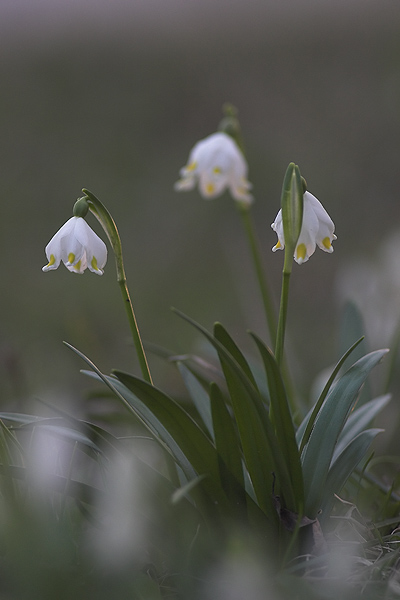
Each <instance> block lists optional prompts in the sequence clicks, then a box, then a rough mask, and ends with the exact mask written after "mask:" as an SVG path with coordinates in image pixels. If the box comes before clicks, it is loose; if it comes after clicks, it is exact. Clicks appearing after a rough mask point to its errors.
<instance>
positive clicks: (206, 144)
mask: <svg viewBox="0 0 400 600" xmlns="http://www.w3.org/2000/svg"><path fill="white" fill-rule="evenodd" d="M247 170H248V168H247V163H246V160H245V158H244V156H243V154H242V152H241V151H240V149H239V147H238V145H237V144H236V143H235V142H234V140H233V139H232V138H231V137H230V136H229V135H227V134H226V133H222V132H218V133H213V134H212V135H209V136H208V137H206V138H204V139H203V140H200V141H199V142H197V144H195V145H194V147H193V148H192V150H191V152H190V155H189V160H188V163H187V165H186V166H185V167H183V168H182V169H181V171H180V175H181V179H180V180H179V181H177V182H176V183H175V189H176V190H178V191H187V190H192V189H193V188H194V187H195V186H196V184H197V183H198V184H199V191H200V193H201V195H202V196H203V198H206V199H211V198H215V197H216V196H219V195H220V194H222V192H223V191H224V190H225V189H226V188H228V189H229V191H230V193H231V194H232V197H233V198H234V199H235V200H238V201H240V202H244V203H245V204H250V203H251V202H252V200H253V197H252V196H251V194H249V190H250V189H251V183H250V182H249V181H248V180H247Z"/></svg>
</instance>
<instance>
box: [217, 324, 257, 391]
mask: <svg viewBox="0 0 400 600" xmlns="http://www.w3.org/2000/svg"><path fill="white" fill-rule="evenodd" d="M214 337H215V339H217V340H218V341H219V342H221V344H222V345H223V346H224V347H225V348H226V349H227V351H228V352H229V354H230V355H231V356H232V357H233V358H234V359H235V360H236V362H237V364H238V365H239V366H240V368H241V369H242V371H243V373H245V375H246V376H247V377H248V379H249V381H251V383H252V384H253V385H254V387H255V388H256V389H257V384H256V380H255V379H254V375H253V373H252V370H251V369H250V367H249V363H248V362H247V360H246V359H245V357H244V355H243V353H242V351H241V350H240V348H239V347H238V346H237V344H236V343H235V342H234V340H233V339H232V337H231V336H230V334H229V333H228V332H227V330H226V329H225V327H224V326H223V325H221V323H215V324H214Z"/></svg>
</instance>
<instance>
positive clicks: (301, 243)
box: [271, 192, 336, 265]
mask: <svg viewBox="0 0 400 600" xmlns="http://www.w3.org/2000/svg"><path fill="white" fill-rule="evenodd" d="M303 198H304V206H303V223H302V226H301V231H300V236H299V239H298V240H297V244H296V248H295V252H294V259H295V261H296V262H297V263H298V264H299V265H301V264H302V263H304V262H306V261H307V260H308V259H309V258H310V256H311V255H312V254H314V252H315V248H316V246H318V247H319V248H321V250H324V252H333V246H332V242H333V240H336V235H335V234H334V231H335V225H334V223H333V221H332V219H331V218H330V216H329V215H328V213H327V212H326V210H325V209H324V207H323V206H322V204H321V202H320V201H319V200H317V198H316V197H315V196H313V195H312V194H310V192H304V197H303ZM271 227H272V229H273V230H274V231H275V233H276V234H277V236H278V242H277V243H276V245H275V246H274V247H273V248H272V250H273V252H275V251H276V250H279V249H283V248H284V247H285V239H284V235H283V222H282V210H280V211H279V212H278V214H277V216H276V219H275V221H274V222H273V223H272V225H271Z"/></svg>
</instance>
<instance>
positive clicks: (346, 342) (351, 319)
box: [339, 300, 371, 404]
mask: <svg viewBox="0 0 400 600" xmlns="http://www.w3.org/2000/svg"><path fill="white" fill-rule="evenodd" d="M364 336H365V324H364V318H363V316H362V314H361V311H360V309H359V308H358V306H357V304H355V302H353V301H351V300H349V301H348V302H346V304H345V305H344V307H343V310H342V314H341V318H340V324H339V356H341V355H342V354H344V352H345V350H346V348H349V347H350V345H351V344H354V342H355V341H356V340H359V339H360V338H362V342H361V343H360V344H359V345H358V347H357V348H356V350H355V352H354V354H353V357H352V360H353V361H356V360H358V359H359V358H361V357H362V356H365V355H366V354H367V353H368V352H369V348H368V345H367V342H366V340H365V337H364ZM350 366H351V364H350V362H349V361H346V362H345V363H344V365H343V369H344V370H346V369H348V368H349V367H350ZM369 400H371V390H370V386H369V384H368V381H367V382H366V383H365V385H364V387H363V389H362V391H361V395H360V398H359V400H358V402H359V404H364V402H368V401H369Z"/></svg>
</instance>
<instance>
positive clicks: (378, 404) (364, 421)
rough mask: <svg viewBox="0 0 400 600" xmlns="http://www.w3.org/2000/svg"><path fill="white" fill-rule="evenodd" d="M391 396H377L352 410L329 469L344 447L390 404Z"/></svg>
mask: <svg viewBox="0 0 400 600" xmlns="http://www.w3.org/2000/svg"><path fill="white" fill-rule="evenodd" d="M390 399H391V395H390V394H386V395H385V396H379V398H375V399H374V400H370V401H369V402H367V403H366V404H363V405H362V406H360V407H359V408H357V409H356V410H354V411H353V412H352V413H351V415H350V416H349V418H348V419H347V421H346V424H345V426H344V427H343V430H342V432H341V434H340V436H339V439H338V442H337V444H336V447H335V452H334V453H333V458H332V463H331V468H332V465H333V463H334V462H335V460H336V459H337V457H338V456H339V455H340V454H341V453H342V452H343V450H344V449H345V448H346V446H347V445H348V444H349V443H350V442H351V440H352V439H354V438H355V437H356V436H357V435H358V434H359V433H361V431H363V430H364V429H365V428H366V427H368V425H370V423H371V422H372V421H373V419H374V418H375V417H376V415H377V414H379V413H380V411H381V410H383V409H384V408H385V406H387V404H388V403H389V402H390Z"/></svg>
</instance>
